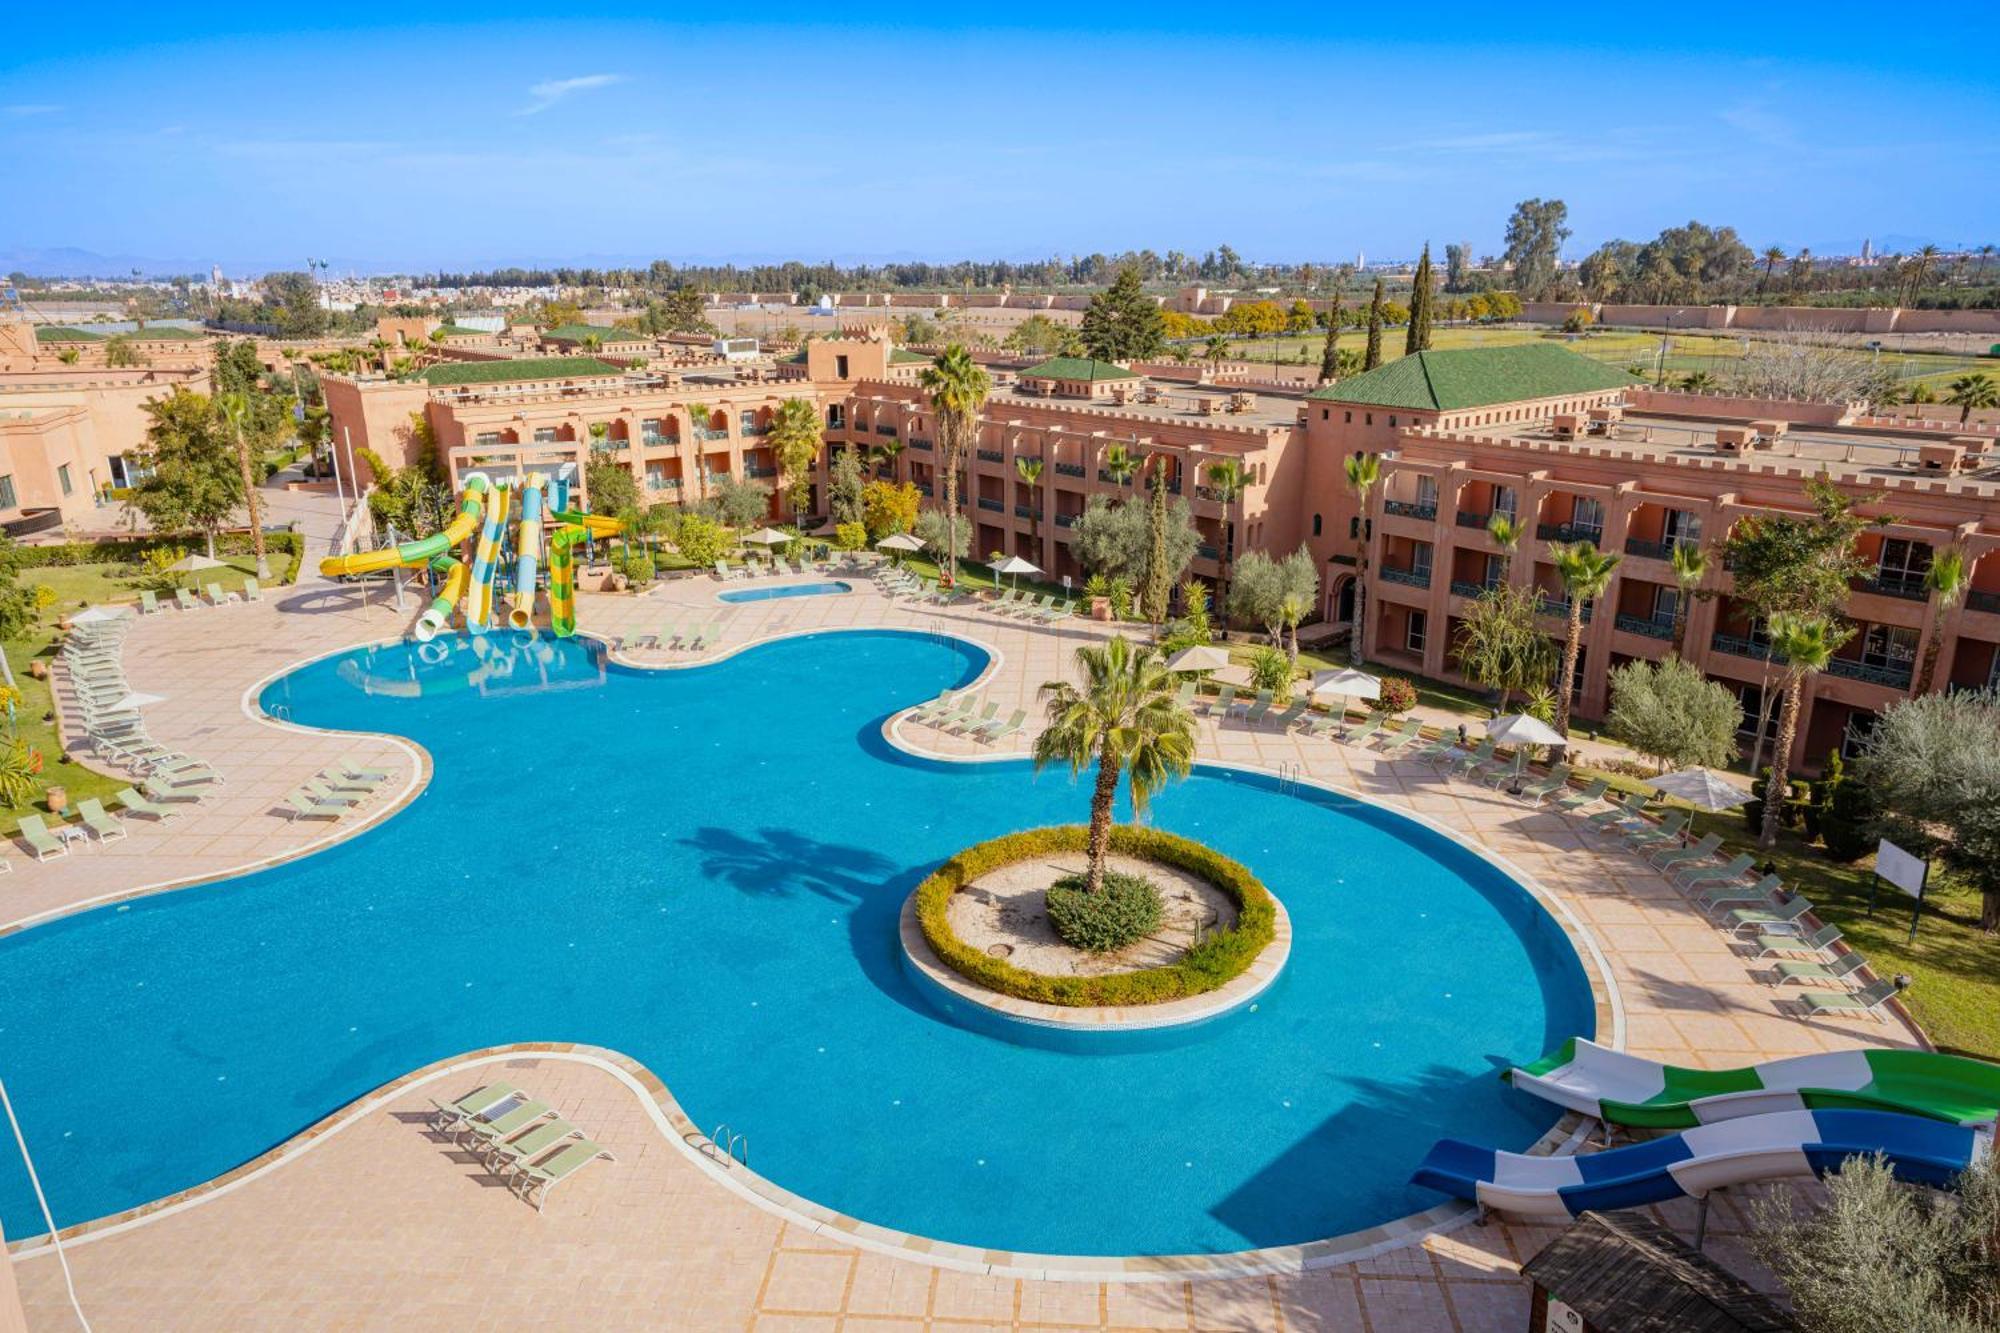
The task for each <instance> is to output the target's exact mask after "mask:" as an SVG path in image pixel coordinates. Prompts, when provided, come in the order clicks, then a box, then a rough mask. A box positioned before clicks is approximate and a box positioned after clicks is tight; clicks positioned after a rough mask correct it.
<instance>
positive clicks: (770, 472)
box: [743, 464, 778, 477]
mask: <svg viewBox="0 0 2000 1333" xmlns="http://www.w3.org/2000/svg"><path fill="white" fill-rule="evenodd" d="M743 475H744V476H746V477H775V476H777V475H778V469H776V468H774V467H758V466H756V465H755V464H752V465H751V466H748V467H746V468H744V469H743Z"/></svg>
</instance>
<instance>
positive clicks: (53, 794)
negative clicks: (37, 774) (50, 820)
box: [42, 783, 69, 815]
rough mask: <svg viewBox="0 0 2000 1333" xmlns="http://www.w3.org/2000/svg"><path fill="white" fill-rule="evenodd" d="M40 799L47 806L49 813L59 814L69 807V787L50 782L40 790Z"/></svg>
mask: <svg viewBox="0 0 2000 1333" xmlns="http://www.w3.org/2000/svg"><path fill="white" fill-rule="evenodd" d="M42 799H43V801H44V802H46V803H47V805H48V807H49V813H50V814H52V815H59V814H61V813H62V812H63V811H65V810H67V809H69V789H68V788H67V787H64V786H61V785H60V784H53V783H52V784H51V785H49V786H48V787H46V788H44V789H43V791H42Z"/></svg>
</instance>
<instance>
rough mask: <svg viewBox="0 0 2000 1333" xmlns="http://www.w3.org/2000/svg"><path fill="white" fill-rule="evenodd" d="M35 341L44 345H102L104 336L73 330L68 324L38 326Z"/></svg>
mask: <svg viewBox="0 0 2000 1333" xmlns="http://www.w3.org/2000/svg"><path fill="white" fill-rule="evenodd" d="M35 341H36V342H42V343H101V342H103V341H104V335H103V334H101V333H91V332H88V331H87V330H84V329H73V328H70V327H69V326H68V325H66V324H37V325H36V326H35Z"/></svg>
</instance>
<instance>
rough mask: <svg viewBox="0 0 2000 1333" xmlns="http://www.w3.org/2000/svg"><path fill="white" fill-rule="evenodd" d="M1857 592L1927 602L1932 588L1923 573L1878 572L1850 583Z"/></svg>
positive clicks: (1907, 600)
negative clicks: (1925, 581)
mask: <svg viewBox="0 0 2000 1333" xmlns="http://www.w3.org/2000/svg"><path fill="white" fill-rule="evenodd" d="M1848 586H1849V587H1851V588H1853V589H1854V591H1856V592H1872V593H1875V594H1877V595H1879V596H1882V597H1900V598H1902V599H1903V600H1904V601H1906V602H1927V601H1929V600H1930V597H1931V590H1930V589H1929V588H1928V587H1926V586H1925V584H1924V576H1923V575H1921V574H1887V573H1877V574H1876V575H1875V576H1874V577H1873V578H1861V579H1856V580H1854V582H1852V583H1850V584H1849V585H1848Z"/></svg>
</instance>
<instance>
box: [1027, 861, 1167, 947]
mask: <svg viewBox="0 0 2000 1333" xmlns="http://www.w3.org/2000/svg"><path fill="white" fill-rule="evenodd" d="M1047 905H1048V909H1049V924H1050V925H1051V926H1054V927H1055V931H1056V934H1057V935H1059V936H1061V937H1062V941H1063V943H1065V944H1068V945H1071V946H1073V947H1075V948H1078V949H1082V950H1084V951H1085V952H1088V953H1110V952H1111V951H1112V950H1114V949H1122V948H1124V947H1125V946H1126V945H1128V944H1130V943H1131V942H1132V941H1134V940H1137V939H1142V938H1144V937H1145V936H1147V935H1150V934H1152V933H1153V931H1154V930H1155V929H1156V928H1158V926H1159V924H1160V912H1161V908H1160V891H1159V889H1158V888H1156V887H1155V886H1154V884H1153V881H1151V880H1149V879H1146V878H1144V877H1143V876H1140V875H1127V874H1124V873H1122V872H1120V871H1116V870H1107V871H1105V872H1104V889H1103V891H1102V892H1099V893H1092V892H1091V891H1090V889H1089V887H1088V881H1087V879H1086V877H1085V876H1083V875H1065V876H1063V877H1062V878H1061V879H1059V880H1057V881H1056V882H1055V883H1054V884H1052V885H1050V886H1049V891H1048V896H1047Z"/></svg>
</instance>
